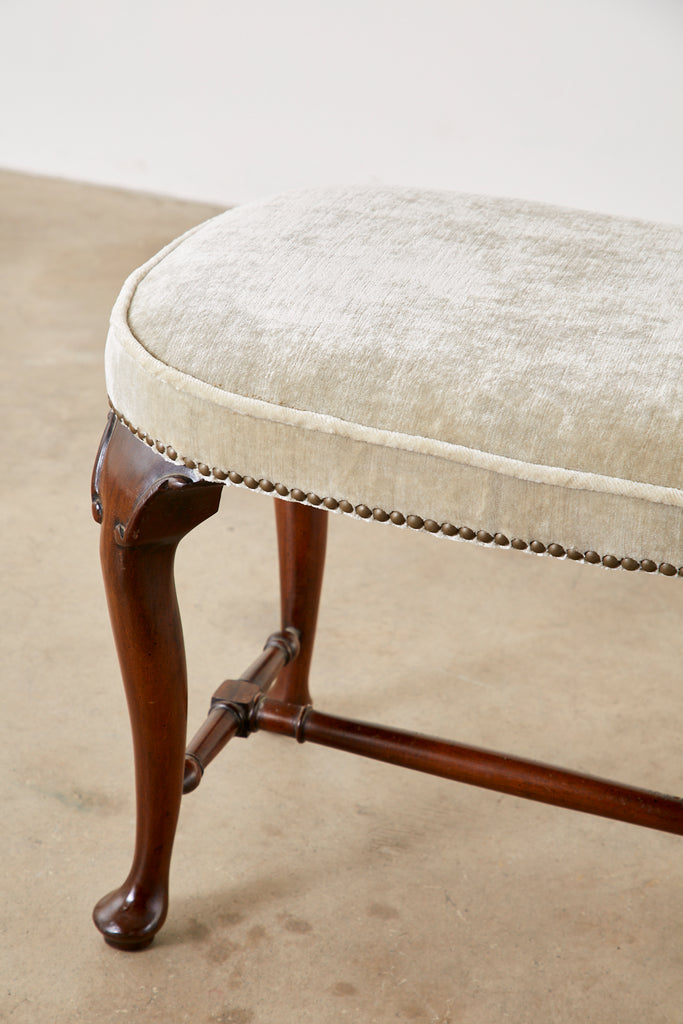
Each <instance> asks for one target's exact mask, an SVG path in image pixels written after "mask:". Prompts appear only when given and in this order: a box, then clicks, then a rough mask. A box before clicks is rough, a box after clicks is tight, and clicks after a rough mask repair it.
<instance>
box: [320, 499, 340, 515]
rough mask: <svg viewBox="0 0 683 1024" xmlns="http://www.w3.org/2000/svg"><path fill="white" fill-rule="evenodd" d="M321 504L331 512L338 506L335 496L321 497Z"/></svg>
mask: <svg viewBox="0 0 683 1024" xmlns="http://www.w3.org/2000/svg"><path fill="white" fill-rule="evenodd" d="M323 505H324V506H325V508H329V509H331V510H332V511H333V512H334V510H335V509H337V508H339V502H338V501H337V499H336V498H323Z"/></svg>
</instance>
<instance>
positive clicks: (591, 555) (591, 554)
mask: <svg viewBox="0 0 683 1024" xmlns="http://www.w3.org/2000/svg"><path fill="white" fill-rule="evenodd" d="M583 557H584V558H585V559H586V561H587V562H590V564H591V565H597V564H598V562H600V561H601V559H600V555H599V554H598V553H597V551H587V552H586V554H585V555H584V556H583Z"/></svg>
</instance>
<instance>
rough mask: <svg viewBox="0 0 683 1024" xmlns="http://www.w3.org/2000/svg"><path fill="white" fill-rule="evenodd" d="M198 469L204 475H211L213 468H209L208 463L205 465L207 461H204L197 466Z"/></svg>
mask: <svg viewBox="0 0 683 1024" xmlns="http://www.w3.org/2000/svg"><path fill="white" fill-rule="evenodd" d="M197 469H198V470H199V472H200V473H201V474H202V476H209V474H210V473H211V470H210V469H209V467H208V466H207V465H205V463H203V462H200V463H199V465H198V466H197Z"/></svg>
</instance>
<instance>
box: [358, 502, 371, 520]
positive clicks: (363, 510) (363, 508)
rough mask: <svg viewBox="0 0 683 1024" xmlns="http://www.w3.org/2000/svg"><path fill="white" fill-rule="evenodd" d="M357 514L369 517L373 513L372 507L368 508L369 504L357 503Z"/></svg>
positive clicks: (364, 517) (365, 517)
mask: <svg viewBox="0 0 683 1024" xmlns="http://www.w3.org/2000/svg"><path fill="white" fill-rule="evenodd" d="M356 515H359V516H360V517H361V519H369V518H370V516H371V515H372V509H371V508H368V506H367V505H356Z"/></svg>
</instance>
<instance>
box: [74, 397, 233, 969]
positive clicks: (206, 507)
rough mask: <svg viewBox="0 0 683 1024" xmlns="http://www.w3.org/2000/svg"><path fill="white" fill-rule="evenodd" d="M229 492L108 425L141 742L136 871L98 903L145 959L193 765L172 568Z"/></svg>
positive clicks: (100, 498)
mask: <svg viewBox="0 0 683 1024" xmlns="http://www.w3.org/2000/svg"><path fill="white" fill-rule="evenodd" d="M221 491H222V486H221V485H219V484H212V483H207V482H205V481H202V480H201V478H199V475H198V474H197V473H196V472H195V473H193V472H191V471H190V470H187V469H185V467H183V466H175V465H173V464H171V463H170V462H167V461H166V460H165V459H163V458H162V457H161V456H160V455H159V454H158V453H157V452H155V451H154V449H152V448H150V447H149V446H148V445H147V444H145V443H144V442H142V441H140V440H139V439H138V438H137V437H135V436H134V435H133V434H132V433H131V432H130V431H129V430H128V429H127V428H126V427H125V426H123V425H122V424H121V423H120V422H118V421H117V420H116V419H115V417H113V416H112V417H110V420H109V423H108V425H107V429H106V430H105V434H104V437H103V438H102V444H101V446H100V451H99V453H98V457H97V462H96V464H95V471H94V476H93V514H94V515H95V518H96V519H97V520H98V521H99V522H101V523H102V535H101V544H100V555H101V560H102V570H103V574H104V581H105V588H106V592H107V601H108V605H109V614H110V617H111V622H112V629H113V632H114V638H115V641H116V646H117V650H118V656H119V662H120V665H121V672H122V675H123V681H124V685H125V689H126V697H127V700H128V708H129V712H130V719H131V727H132V733H133V748H134V755H135V783H136V797H137V826H136V838H135V852H134V856H133V864H132V867H131V870H130V873H129V875H128V877H127V878H126V880H125V882H124V883H123V885H121V886H120V888H118V889H115V890H114V891H113V892H111V893H109V894H108V895H107V896H105V897H104V898H103V899H101V900H100V901H99V903H98V904H97V905H96V907H95V910H94V912H93V917H94V920H95V924H96V925H97V927H98V928H99V930H100V931H101V932H102V934H103V935H104V937H105V939H106V940H107V942H109V943H110V944H111V945H112V946H117V947H119V948H121V949H142V948H144V947H145V946H147V945H149V943H150V942H151V941H152V939H153V938H154V935H155V934H156V932H157V931H158V930H159V928H160V927H161V925H162V924H163V922H164V919H165V917H166V911H167V907H168V876H169V868H170V860H171V850H172V847H173V839H174V836H175V828H176V822H177V819H178V812H179V808H180V800H181V795H182V785H183V770H184V762H185V739H186V735H185V734H186V719H187V677H186V665H185V650H184V644H183V634H182V627H181V622H180V614H179V611H178V604H177V600H176V594H175V584H174V578H173V561H174V556H175V551H176V548H177V545H178V543H179V541H180V540H181V539H182V537H183V536H184V535H185V534H186V533H188V532H189V531H190V530H191V529H193V528H194V527H195V526H197V525H198V524H199V523H200V522H202V521H203V520H204V519H207V518H208V517H209V516H211V515H213V513H214V512H216V510H217V509H218V503H219V500H220V495H221Z"/></svg>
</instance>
